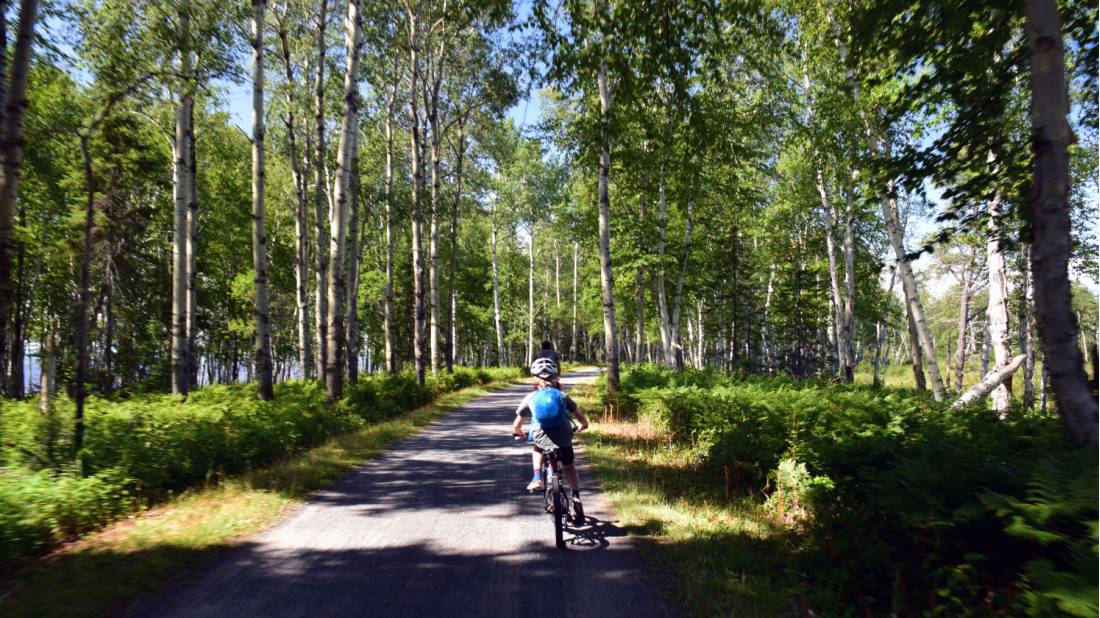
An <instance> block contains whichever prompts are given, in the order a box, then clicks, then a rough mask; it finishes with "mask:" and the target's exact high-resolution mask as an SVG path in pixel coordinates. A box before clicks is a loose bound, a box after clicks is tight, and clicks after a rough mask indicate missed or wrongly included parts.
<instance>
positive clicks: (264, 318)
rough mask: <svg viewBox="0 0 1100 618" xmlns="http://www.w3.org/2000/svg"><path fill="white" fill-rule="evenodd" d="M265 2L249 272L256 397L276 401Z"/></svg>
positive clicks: (257, 52)
mask: <svg viewBox="0 0 1100 618" xmlns="http://www.w3.org/2000/svg"><path fill="white" fill-rule="evenodd" d="M266 11H267V0H252V40H251V43H252V270H253V275H254V277H255V279H254V286H255V297H254V299H253V302H254V305H253V319H254V328H255V331H256V333H255V337H256V348H255V363H256V375H257V377H258V381H259V384H257V391H256V395H257V396H258V397H259V398H260V399H261V400H263V401H270V400H272V399H274V398H275V391H274V387H273V382H272V361H271V312H270V309H269V302H268V293H267V237H266V235H265V232H264V13H265V12H266Z"/></svg>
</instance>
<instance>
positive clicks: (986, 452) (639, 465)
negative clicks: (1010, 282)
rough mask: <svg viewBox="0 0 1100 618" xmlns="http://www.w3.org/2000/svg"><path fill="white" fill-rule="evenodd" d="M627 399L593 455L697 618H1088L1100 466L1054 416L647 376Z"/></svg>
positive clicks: (649, 372) (772, 383)
mask: <svg viewBox="0 0 1100 618" xmlns="http://www.w3.org/2000/svg"><path fill="white" fill-rule="evenodd" d="M622 386H623V388H622V391H621V393H620V394H619V396H618V397H616V398H614V400H613V401H612V402H611V403H612V404H613V405H611V406H608V407H607V408H606V410H607V412H608V416H607V418H606V420H605V422H602V423H598V424H597V425H596V426H595V427H594V431H593V432H592V434H591V435H590V436H589V437H588V438H587V441H586V443H587V447H586V452H587V453H588V456H589V458H590V459H591V461H592V462H593V463H594V464H595V466H596V467H597V469H598V470H599V473H600V475H601V477H602V479H603V481H604V484H605V487H606V488H607V489H608V492H609V495H610V497H611V498H612V500H613V502H614V503H615V505H616V510H617V512H618V515H619V516H620V517H621V518H622V519H623V521H624V523H625V524H626V525H627V526H628V527H629V528H630V530H631V531H632V532H633V533H635V534H637V535H639V536H640V537H641V538H643V539H648V540H650V541H652V542H653V547H654V548H655V551H654V552H653V554H654V557H655V558H656V559H657V561H658V562H659V564H660V565H661V570H662V571H665V572H666V573H668V575H669V577H668V582H669V585H670V586H671V588H672V589H673V594H674V595H675V596H677V597H678V598H682V599H685V600H686V603H687V606H688V609H689V610H690V611H691V613H693V614H695V615H746V616H753V615H760V616H782V615H806V614H807V613H808V612H813V613H814V614H815V615H887V614H894V615H899V616H905V615H948V616H958V615H1034V616H1051V615H1055V616H1056V615H1079V616H1086V615H1091V616H1095V615H1096V612H1097V609H1096V598H1097V549H1096V548H1097V545H1096V542H1097V506H1096V505H1097V457H1096V452H1095V451H1088V450H1081V449H1078V448H1075V447H1073V445H1071V444H1069V443H1068V442H1067V440H1066V438H1065V437H1064V431H1063V428H1062V426H1061V423H1060V421H1059V419H1057V418H1054V417H1049V416H1042V415H1039V414H1037V413H1034V412H1030V411H1024V410H1013V411H1011V412H1010V413H1009V414H1008V415H1007V417H1006V418H999V417H998V416H997V415H995V414H994V413H992V412H990V411H989V410H987V409H986V407H985V406H984V405H975V406H972V407H969V408H966V409H962V410H949V409H947V408H945V407H944V406H943V405H940V404H937V403H935V402H934V401H932V400H931V399H930V398H929V397H927V396H926V395H925V394H923V393H919V392H916V391H911V390H903V389H894V388H888V389H878V388H871V387H867V386H847V385H834V384H829V383H824V382H816V381H792V380H789V379H785V378H776V377H751V376H730V375H724V374H721V373H718V372H702V371H687V372H684V373H682V374H674V373H670V372H666V371H664V370H661V369H658V368H655V367H651V366H640V367H633V368H629V369H626V370H624V371H623V375H622ZM603 389H604V385H603V384H602V383H600V384H599V385H597V387H596V388H595V389H593V392H592V393H591V395H590V398H591V399H592V401H590V402H589V403H590V405H593V406H595V408H596V409H598V408H599V407H600V406H601V405H602V404H604V403H606V400H607V398H606V394H605V393H604V391H603Z"/></svg>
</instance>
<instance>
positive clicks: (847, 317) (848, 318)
mask: <svg viewBox="0 0 1100 618" xmlns="http://www.w3.org/2000/svg"><path fill="white" fill-rule="evenodd" d="M844 205H845V207H844V299H843V303H842V305H841V311H840V324H841V333H842V335H843V339H842V343H844V344H845V345H846V346H847V358H848V362H849V364H848V365H845V366H844V367H843V370H844V381H845V382H848V383H849V384H850V383H852V382H853V381H854V380H855V369H856V365H857V364H858V363H859V361H858V360H857V359H856V358H855V349H854V344H855V337H856V332H855V331H856V323H855V310H856V309H855V305H856V242H855V219H856V207H855V195H854V194H853V191H852V190H851V189H849V190H847V191H845V192H844Z"/></svg>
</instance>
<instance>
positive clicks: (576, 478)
mask: <svg viewBox="0 0 1100 618" xmlns="http://www.w3.org/2000/svg"><path fill="white" fill-rule="evenodd" d="M562 471H563V472H565V480H567V481H569V489H572V490H573V498H574V499H575V500H580V493H581V475H580V474H577V466H575V465H573V464H569V465H562Z"/></svg>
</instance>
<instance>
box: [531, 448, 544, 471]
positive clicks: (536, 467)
mask: <svg viewBox="0 0 1100 618" xmlns="http://www.w3.org/2000/svg"><path fill="white" fill-rule="evenodd" d="M531 470H532V471H533V472H534V473H535V476H536V477H539V478H541V477H542V451H540V450H539V449H538V447H535V448H533V449H531Z"/></svg>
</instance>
